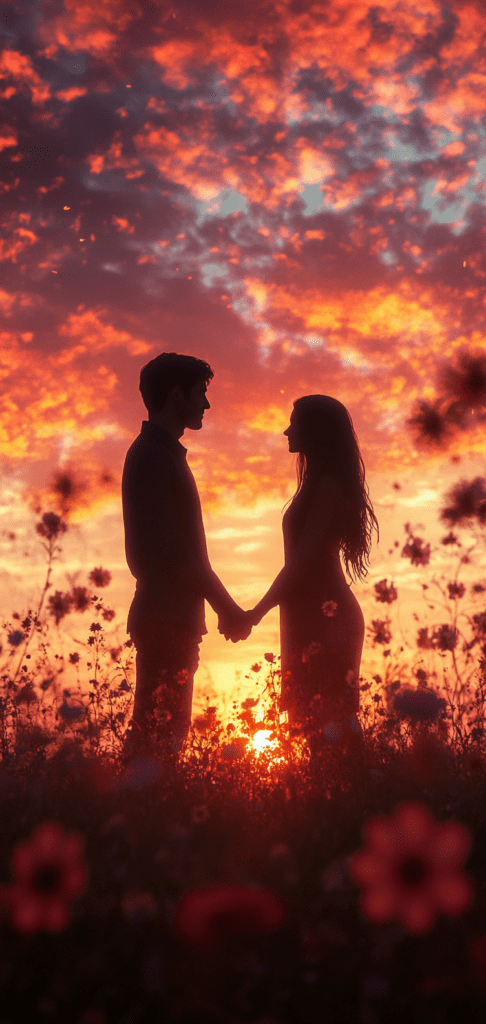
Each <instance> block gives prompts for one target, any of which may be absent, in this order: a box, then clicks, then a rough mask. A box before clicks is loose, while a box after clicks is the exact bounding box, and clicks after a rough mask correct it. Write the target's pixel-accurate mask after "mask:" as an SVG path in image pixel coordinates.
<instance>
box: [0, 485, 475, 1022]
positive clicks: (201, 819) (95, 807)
mask: <svg viewBox="0 0 486 1024" xmlns="http://www.w3.org/2000/svg"><path fill="white" fill-rule="evenodd" d="M468 486H469V489H468V488H467V487H466V488H463V490H462V492H459V491H458V493H457V495H456V505H455V507H454V508H450V509H449V510H448V517H449V519H448V522H449V526H450V527H451V526H455V525H456V526H461V525H463V524H464V522H465V521H466V519H467V517H469V520H470V519H471V518H474V516H476V519H477V522H478V523H479V525H480V526H482V525H483V522H484V519H485V517H486V511H485V510H486V502H485V501H484V497H485V496H484V494H483V493H482V490H481V488H480V487H479V485H478V483H477V481H475V482H473V484H471V485H468ZM461 502H462V507H461ZM444 518H446V517H444ZM67 529H68V517H67V516H63V515H62V514H58V513H56V512H44V513H42V514H40V517H39V519H38V521H37V523H36V531H37V535H38V539H39V543H41V544H43V545H44V549H45V553H46V560H47V572H46V581H45V586H44V588H43V591H42V594H41V596H40V599H39V601H38V602H37V606H36V607H35V608H30V609H28V608H27V609H24V610H22V611H18V610H17V611H14V612H13V613H12V615H11V617H10V619H9V620H8V621H4V622H3V623H2V637H1V653H0V683H1V691H0V754H1V766H0V814H1V821H2V829H1V832H0V836H1V847H0V876H1V877H0V1022H1V1024H16V1022H21V1021H22V1022H25V1021H29V1024H34V1022H37V1021H48V1022H62V1024H71V1022H73V1024H111V1022H113V1024H145V1022H146V1024H149V1022H150V1024H154V1022H156V1021H161V1022H162V1021H164V1022H172V1021H173V1022H177V1024H240V1022H249V1024H287V1022H296V1024H300V1022H302V1024H322V1021H330V1022H333V1024H340V1022H342V1024H355V1022H356V1024H381V1022H387V1024H388V1022H392V1021H393V1024H402V1022H403V1024H405V1022H407V1024H411V1022H417V1024H419V1022H420V1024H422V1022H423V1024H439V1022H440V1024H442V1022H444V1024H445V1022H454V1021H456V1020H457V1021H459V1020H460V1021H463V1020H467V1021H469V1022H470V1024H474V1022H478V1024H479V1022H481V1024H482V1022H484V1020H486V884H485V882H486V879H485V856H486V799H485V798H486V750H485V737H484V702H485V695H486V691H485V687H486V612H485V611H484V610H483V609H484V600H483V596H484V592H485V589H486V588H485V587H483V585H482V584H481V582H480V581H478V582H477V583H475V584H473V585H472V586H471V587H470V588H469V590H468V591H467V592H466V587H465V585H464V584H463V583H461V582H460V581H459V579H458V577H459V572H460V569H461V566H462V565H463V564H465V563H466V562H467V561H469V562H470V561H471V557H470V556H471V550H472V549H469V550H468V552H467V553H466V552H465V550H464V547H463V545H462V543H461V541H460V539H459V537H458V536H456V534H454V533H453V532H452V530H450V531H449V533H448V534H447V535H446V536H444V539H443V541H442V543H443V544H444V546H449V547H450V550H451V551H452V552H453V553H454V555H456V554H457V572H456V574H455V578H454V579H453V580H452V581H447V582H446V583H445V584H444V585H441V584H440V583H438V582H437V581H435V585H437V586H438V587H439V589H440V590H441V595H442V598H443V602H442V609H441V610H440V611H439V610H438V607H437V605H435V606H434V608H435V609H436V612H435V614H438V615H439V616H442V618H440V617H439V619H438V621H436V622H435V624H434V625H433V626H431V627H429V626H427V627H425V626H423V625H422V626H421V627H420V628H418V629H417V637H416V650H415V651H413V652H411V656H410V659H409V660H408V661H406V660H405V658H404V657H400V655H402V654H403V652H404V648H403V647H401V648H400V649H399V650H398V651H396V650H395V649H394V637H393V627H392V622H391V618H390V616H389V615H388V616H385V617H383V616H381V617H380V614H379V611H380V606H383V605H387V606H389V607H390V608H391V607H392V606H393V604H394V603H395V602H396V601H397V600H398V599H399V595H398V593H397V590H396V588H395V586H394V585H393V583H389V582H388V581H387V580H382V581H380V582H379V583H377V584H375V585H374V599H375V600H376V604H377V609H378V611H377V615H376V618H373V619H372V620H371V622H368V623H367V627H368V629H367V638H366V641H365V643H366V644H367V645H368V646H372V647H373V649H374V650H375V651H376V652H377V656H379V657H381V659H382V668H381V670H380V671H379V672H376V673H375V674H374V675H373V676H372V677H371V678H365V677H364V676H363V677H361V679H360V681H359V685H360V698H361V709H360V716H359V717H360V721H361V725H362V729H363V736H364V742H363V745H362V746H361V747H357V748H356V749H355V748H353V749H351V748H349V749H348V748H347V746H346V743H345V742H344V741H342V740H341V737H340V733H339V730H337V729H335V730H334V731H333V730H332V729H331V730H330V731H329V735H328V737H327V744H326V746H325V749H324V752H323V754H322V756H320V757H318V758H315V759H314V760H312V759H311V758H310V755H309V749H308V746H307V742H306V738H305V735H298V734H297V735H293V734H291V732H290V731H289V728H288V725H287V724H286V722H285V721H284V720H283V717H284V716H280V715H279V713H278V703H277V700H278V693H279V667H278V664H279V658H278V656H277V655H276V654H275V653H273V652H267V653H265V654H262V657H261V660H260V662H259V663H257V664H254V665H252V666H251V667H249V669H248V677H249V678H251V679H252V680H254V684H255V685H254V693H255V696H254V697H252V698H247V699H246V700H244V701H243V702H241V701H237V700H235V702H234V704H233V707H232V714H231V716H230V720H229V721H223V720H222V718H221V716H220V714H219V711H218V708H217V707H215V706H213V705H210V704H209V701H208V707H207V708H206V710H205V711H204V712H203V713H202V714H199V715H196V716H195V717H194V719H193V725H192V729H191V733H190V736H189V740H188V743H187V745H186V747H185V748H184V750H183V752H182V754H181V755H180V757H179V758H178V759H176V760H173V759H170V758H169V757H168V756H167V755H166V754H165V753H164V751H163V750H161V753H160V757H158V758H157V761H155V760H149V759H144V758H140V759H136V760H132V761H127V760H126V759H125V758H124V756H123V751H122V746H123V739H124V735H125V731H126V729H127V727H128V725H129V722H130V714H131V708H132V704H133V693H134V650H133V648H132V646H131V642H130V641H128V642H126V643H121V644H120V643H115V642H114V641H113V637H112V634H110V632H109V630H110V629H112V628H113V626H110V623H113V620H114V618H115V613H114V611H113V609H110V607H109V606H108V604H106V602H105V598H104V593H105V591H106V592H108V588H109V584H110V573H109V572H108V571H106V570H104V569H103V568H101V567H99V568H94V569H93V570H92V572H91V573H90V575H89V579H88V581H87V583H86V585H85V586H81V585H78V584H76V585H74V584H73V585H72V586H71V587H70V589H69V590H62V589H56V584H55V583H53V582H52V580H53V574H54V572H55V563H56V559H57V558H58V555H59V553H60V551H61V546H62V537H63V534H64V533H65V532H66V530H67ZM406 530H407V541H406V543H405V545H404V547H403V549H402V551H401V557H403V558H405V559H409V560H410V562H411V563H412V564H413V565H416V566H420V567H422V568H421V571H423V572H424V581H423V583H422V587H423V592H424V595H427V599H429V595H428V594H427V592H429V594H432V590H433V585H432V584H431V583H430V582H428V581H427V580H426V579H425V571H426V567H427V565H428V564H429V561H430V555H431V552H430V545H425V544H424V542H423V541H422V540H421V539H420V538H418V537H415V536H414V535H413V533H412V530H411V528H410V527H409V526H408V524H407V526H406ZM480 543H481V541H480V540H478V544H480ZM468 601H469V604H468ZM439 607H440V602H439ZM444 609H445V611H444ZM444 614H446V615H447V621H444ZM70 616H71V617H72V616H74V617H75V619H76V632H77V633H78V634H79V630H80V623H81V624H82V626H83V628H84V640H83V642H81V641H80V640H79V638H78V639H77V640H75V639H73V640H72V643H71V644H69V643H67V647H66V653H65V654H63V653H54V639H53V637H54V632H55V631H56V630H57V631H58V627H59V624H60V623H61V622H62V621H63V620H66V621H71V620H70V619H69V617H70ZM83 616H84V618H83ZM417 619H418V616H417ZM418 621H419V620H418ZM422 621H423V620H422ZM58 641H59V638H58V635H57V633H56V647H57V649H58V651H59V642H58ZM154 729H155V730H156V729H157V721H154Z"/></svg>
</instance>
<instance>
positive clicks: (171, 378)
mask: <svg viewBox="0 0 486 1024" xmlns="http://www.w3.org/2000/svg"><path fill="white" fill-rule="evenodd" d="M212 377H214V371H213V370H212V369H211V367H210V365H209V363H205V362H204V359H196V357H195V356H183V355H179V354H178V353H177V352H161V353H160V355H159V356H156V357H155V359H151V360H150V362H149V363H147V364H146V366H144V367H143V368H142V371H141V373H140V393H141V395H142V398H143V401H144V405H145V406H146V408H147V411H148V413H149V415H150V414H151V413H156V412H159V411H160V409H162V408H163V407H164V405H165V403H166V401H167V399H168V397H169V394H170V392H171V391H172V388H174V387H175V386H176V385H177V384H179V385H180V387H181V388H182V391H183V393H184V398H189V392H190V390H191V388H193V387H194V385H195V384H198V383H199V381H200V380H205V381H206V384H208V383H209V381H210V380H211V379H212Z"/></svg>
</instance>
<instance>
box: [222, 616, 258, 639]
mask: <svg viewBox="0 0 486 1024" xmlns="http://www.w3.org/2000/svg"><path fill="white" fill-rule="evenodd" d="M252 628H253V621H252V613H251V612H245V611H243V608H239V609H238V611H237V612H235V613H234V614H233V615H231V616H229V615H226V616H223V615H220V616H219V619H218V629H219V632H220V633H223V635H224V637H225V639H226V640H231V641H232V643H234V644H236V643H238V641H239V640H246V639H247V638H248V637H249V635H250V633H251V631H252Z"/></svg>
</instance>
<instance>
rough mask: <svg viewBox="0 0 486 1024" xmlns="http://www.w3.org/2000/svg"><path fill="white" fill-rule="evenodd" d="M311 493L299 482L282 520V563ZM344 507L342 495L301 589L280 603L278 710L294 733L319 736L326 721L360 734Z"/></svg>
mask: <svg viewBox="0 0 486 1024" xmlns="http://www.w3.org/2000/svg"><path fill="white" fill-rule="evenodd" d="M313 492H314V487H313V483H312V482H310V483H309V482H307V483H306V484H304V486H303V488H302V490H301V491H300V493H299V494H298V495H297V497H296V498H294V500H293V502H292V504H291V505H290V506H289V508H288V509H287V511H286V512H285V514H284V516H283V519H282V529H283V539H284V552H285V563H286V564H287V563H289V562H290V561H291V559H292V556H293V553H294V551H295V548H296V546H297V543H298V540H299V537H300V534H301V532H302V530H303V528H304V523H305V519H306V515H307V513H308V511H309V508H310V505H311V502H312V498H313ZM348 508H349V504H348V499H346V498H345V497H344V494H343V497H342V503H341V507H339V508H337V509H336V516H335V520H334V523H333V525H332V529H331V531H330V533H329V535H328V536H324V537H323V544H322V549H321V552H320V555H319V557H318V558H316V561H315V564H314V565H313V566H312V569H311V570H310V571H309V573H308V574H307V575H306V577H305V579H304V580H303V581H302V582H301V584H300V585H299V587H298V590H297V591H294V592H293V593H292V594H291V595H290V596H289V597H288V598H287V599H286V600H285V601H284V602H282V603H281V604H280V654H281V669H282V688H281V698H280V710H281V711H288V713H289V723H290V724H291V725H294V726H296V727H299V726H304V727H305V725H306V724H309V725H310V726H311V728H313V729H316V728H317V729H319V730H321V729H323V728H325V727H326V726H329V725H330V723H341V725H345V723H346V722H348V723H349V724H350V726H351V729H352V730H353V731H356V730H357V729H359V728H360V727H359V726H357V725H356V722H357V719H356V717H355V716H356V712H357V711H358V709H359V668H360V662H361V652H362V650H363V642H364V636H365V620H364V617H363V613H362V611H361V607H360V605H359V604H358V601H357V600H356V598H355V596H354V594H353V593H352V592H351V590H350V585H349V584H348V583H347V582H346V577H345V575H344V572H343V569H342V566H341V561H340V556H339V533H338V529H339V523H341V524H342V522H343V516H345V515H346V513H347V509H348ZM323 606H324V607H323ZM353 723H354V724H353ZM331 728H332V726H331ZM340 728H341V726H338V729H340Z"/></svg>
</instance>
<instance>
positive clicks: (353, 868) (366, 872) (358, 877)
mask: <svg viewBox="0 0 486 1024" xmlns="http://www.w3.org/2000/svg"><path fill="white" fill-rule="evenodd" d="M348 865H349V870H350V873H351V877H352V879H353V881H355V882H358V883H359V884H360V885H372V884H373V883H375V882H381V881H382V879H383V877H384V876H385V877H386V876H387V875H388V873H389V872H388V863H387V861H385V860H383V858H381V857H379V856H376V854H375V853H374V852H373V851H370V850H357V851H356V853H353V854H351V856H350V857H348Z"/></svg>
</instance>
